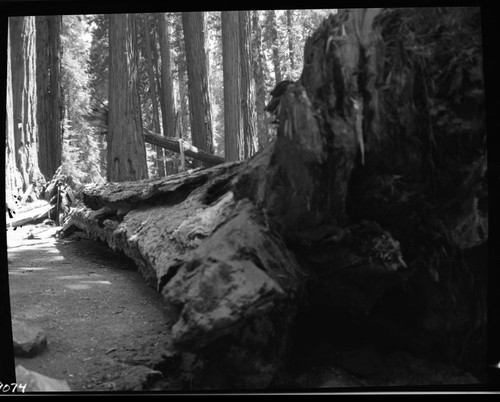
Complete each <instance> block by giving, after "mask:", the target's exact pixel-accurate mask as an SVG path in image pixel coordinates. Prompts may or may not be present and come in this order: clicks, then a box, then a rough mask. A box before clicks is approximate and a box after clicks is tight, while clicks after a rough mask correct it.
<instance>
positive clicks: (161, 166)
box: [144, 14, 165, 177]
mask: <svg viewBox="0 0 500 402" xmlns="http://www.w3.org/2000/svg"><path fill="white" fill-rule="evenodd" d="M144 39H145V40H144V42H145V43H144V46H145V47H146V66H147V69H148V81H149V96H150V98H151V105H152V109H153V130H154V131H155V132H157V133H160V132H161V128H160V114H159V113H160V112H159V108H158V98H157V91H156V81H155V74H154V70H153V57H152V54H151V53H152V52H151V39H150V34H149V20H148V15H147V14H146V15H144ZM163 132H165V127H164V129H163ZM163 158H164V153H163V148H161V147H156V166H157V170H158V176H159V177H165V161H164V159H163Z"/></svg>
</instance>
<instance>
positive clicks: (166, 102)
mask: <svg viewBox="0 0 500 402" xmlns="http://www.w3.org/2000/svg"><path fill="white" fill-rule="evenodd" d="M158 18H159V20H160V25H159V26H160V28H159V29H160V54H161V89H162V95H161V99H162V100H163V115H162V117H163V135H165V136H167V137H172V138H173V137H175V135H176V133H175V110H176V105H175V96H174V85H173V77H172V62H171V57H170V32H169V30H170V24H169V23H168V14H167V13H162V14H160V15H159V17H158ZM167 166H168V165H167ZM170 173H177V172H169V171H168V169H167V174H170Z"/></svg>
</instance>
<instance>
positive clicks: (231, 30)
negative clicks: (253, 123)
mask: <svg viewBox="0 0 500 402" xmlns="http://www.w3.org/2000/svg"><path fill="white" fill-rule="evenodd" d="M221 30H222V71H223V76H224V149H225V159H226V161H238V160H242V159H244V154H243V152H244V145H243V138H242V134H241V109H240V105H241V98H240V96H241V92H240V51H239V21H238V11H222V12H221Z"/></svg>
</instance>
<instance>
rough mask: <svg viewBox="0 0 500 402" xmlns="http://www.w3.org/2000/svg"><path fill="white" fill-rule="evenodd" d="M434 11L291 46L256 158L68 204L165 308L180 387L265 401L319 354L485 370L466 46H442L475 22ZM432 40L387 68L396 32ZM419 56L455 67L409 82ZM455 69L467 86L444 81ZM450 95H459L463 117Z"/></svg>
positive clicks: (390, 17)
mask: <svg viewBox="0 0 500 402" xmlns="http://www.w3.org/2000/svg"><path fill="white" fill-rule="evenodd" d="M444 12H445V13H446V15H447V17H448V18H447V19H444V20H442V19H440V18H441V16H440V14H436V11H435V10H431V9H426V10H420V9H419V10H406V9H401V10H398V9H396V10H380V9H368V10H355V11H345V12H341V13H339V15H336V16H330V17H329V18H328V19H326V20H325V21H324V22H323V24H322V25H321V26H320V27H319V28H318V30H317V31H316V32H315V33H314V34H313V35H312V36H311V37H310V38H309V39H308V41H307V43H306V46H305V50H304V52H305V54H304V66H305V67H304V70H303V73H302V76H301V77H300V79H299V80H298V82H297V83H296V84H295V85H291V86H289V87H288V89H287V90H286V92H285V94H284V95H283V97H282V100H281V103H282V105H281V108H280V112H279V127H278V133H277V138H276V140H275V141H274V142H272V143H271V144H270V146H269V147H267V148H265V149H264V150H263V151H261V152H259V153H258V154H257V155H255V156H254V157H253V158H251V159H249V160H246V161H244V162H232V163H225V164H221V165H218V166H215V167H212V168H209V169H197V170H195V171H193V172H192V173H191V174H186V173H184V174H180V175H176V176H172V177H170V178H168V179H157V180H147V181H142V182H136V183H113V184H109V185H106V186H90V187H88V188H87V189H86V190H85V191H84V193H83V194H84V195H83V198H84V202H85V205H86V207H85V208H83V209H81V210H79V211H77V212H75V214H74V215H73V224H74V225H76V226H78V227H80V228H81V229H84V230H86V231H87V233H89V234H90V235H91V236H92V237H93V238H96V239H101V240H104V241H106V242H107V243H108V244H109V245H110V246H111V247H112V248H113V249H115V250H119V251H122V252H124V253H125V254H127V255H128V256H129V257H130V258H132V259H133V260H134V261H136V263H137V265H138V267H139V270H140V271H141V272H142V274H143V275H144V277H145V278H146V279H147V280H148V282H149V283H150V284H151V285H152V286H154V287H155V288H157V289H158V291H160V292H161V293H162V294H163V296H164V298H165V301H166V303H167V306H168V307H169V312H170V314H171V315H172V317H173V320H172V322H173V325H172V327H171V328H170V330H171V332H170V337H169V339H168V342H169V345H168V347H167V349H168V352H167V355H168V356H169V357H167V358H166V359H167V360H170V363H173V364H174V366H173V367H176V370H177V369H179V367H180V369H179V370H180V371H182V370H185V374H186V373H187V375H189V378H190V381H191V384H192V386H193V387H214V388H228V387H236V388H240V389H241V388H255V387H257V388H262V387H267V386H269V385H270V384H272V382H273V379H275V376H276V375H277V374H280V373H281V372H282V371H281V370H282V369H283V367H284V365H285V363H287V364H288V363H290V361H291V360H293V356H294V355H295V354H296V353H298V352H299V351H300V350H302V349H303V347H304V345H306V344H310V345H311V344H312V345H316V344H320V343H323V344H324V343H328V344H329V345H330V347H333V348H339V347H341V345H345V344H346V343H347V344H348V345H352V344H353V343H356V342H357V343H361V342H365V343H366V342H370V343H371V344H376V345H378V346H380V347H381V348H387V347H397V348H400V349H404V350H410V351H412V352H414V353H418V354H423V355H427V356H432V357H434V358H438V357H439V358H441V359H448V361H451V362H453V363H454V364H461V365H462V366H464V367H468V368H474V367H475V368H478V367H485V364H486V362H485V328H486V316H485V308H486V293H485V292H486V279H485V277H486V275H485V269H486V262H485V261H486V258H485V248H486V246H487V239H488V227H487V215H488V210H487V204H486V202H485V197H486V196H487V186H486V177H485V175H486V148H485V147H486V145H485V134H484V113H483V112H482V108H481V105H482V102H484V93H483V91H484V88H483V79H482V75H481V67H482V66H481V59H480V40H478V37H477V36H475V35H468V36H466V37H463V38H462V41H460V46H457V42H456V40H457V35H458V36H460V35H461V33H460V31H459V30H457V29H456V25H455V22H456V21H459V22H460V25H461V26H463V27H464V29H465V28H467V29H468V28H471V27H472V28H473V29H475V27H477V24H478V16H479V11H478V10H477V9H467V10H461V11H453V10H451V11H450V10H445V11H444ZM433 18H434V20H433ZM416 21H418V22H419V23H415V22H416ZM436 25H438V28H439V29H441V31H442V32H445V33H446V34H443V35H440V36H438V37H437V38H434V39H433V40H432V41H431V40H430V38H431V36H430V35H422V36H421V38H426V39H425V40H426V41H429V42H423V43H422V46H424V48H426V50H427V52H429V54H428V59H424V60H423V59H421V58H420V57H421V53H415V54H406V55H404V57H403V56H402V55H401V54H400V53H399V52H401V51H402V49H413V50H414V51H416V50H415V49H416V48H415V47H412V46H409V43H398V41H403V42H404V41H411V40H412V39H411V38H412V37H411V36H408V35H402V34H401V32H402V31H406V30H408V29H411V30H414V31H416V32H417V33H419V34H423V33H428V32H429V30H432V29H435V28H436ZM473 32H475V31H473ZM479 38H480V33H479ZM448 41H449V42H448ZM450 44H455V45H450ZM426 46H429V47H426ZM450 46H451V47H450ZM453 46H454V47H453ZM443 49H446V51H445V52H443ZM463 49H465V50H466V51H464V50H463ZM420 50H422V49H420ZM433 52H436V53H435V54H434V53H433ZM462 52H463V53H462ZM457 54H458V55H459V56H460V57H462V59H461V58H460V57H457ZM433 56H434V57H437V58H439V60H438V62H439V63H444V65H448V63H450V61H451V62H452V68H453V69H452V70H448V71H447V72H443V71H440V70H439V69H432V70H431V69H429V68H425V63H434V62H435V59H434V57H433ZM403 60H405V61H406V62H407V63H409V64H407V65H406V67H405V68H404V69H401V65H400V63H401V62H402V61H403ZM461 63H466V64H461ZM467 63H469V64H467ZM408 66H410V67H408ZM459 66H461V67H460V68H462V69H463V70H462V73H464V71H466V73H467V75H468V76H469V78H470V80H463V81H461V82H460V83H457V78H454V77H456V76H454V74H456V71H457V70H458V68H459ZM427 67H430V65H427ZM443 74H444V75H443ZM417 82H418V85H417ZM431 83H434V84H436V86H435V87H433V86H432V85H430V84H431ZM437 83H440V85H437ZM443 83H444V84H443ZM384 84H385V85H384ZM422 84H424V85H422ZM427 85H428V87H427V88H425V86H427ZM441 85H444V86H441ZM449 91H452V93H454V94H455V95H457V96H458V94H462V93H464V92H463V91H465V93H467V94H468V96H469V98H468V100H467V110H468V111H469V112H468V113H463V110H464V109H461V108H460V106H461V104H460V102H461V101H462V100H461V99H462V98H459V97H455V98H452V99H450V98H449ZM403 99H404V100H406V102H403ZM457 102H458V103H457ZM415 104H419V108H416V107H415ZM437 106H439V107H437ZM433 107H435V108H436V109H435V111H434V112H433V109H432V108H433ZM405 108H407V109H405ZM444 116H447V117H450V116H454V118H455V119H460V120H461V123H462V124H461V125H460V126H453V125H454V124H456V121H453V119H451V118H444ZM439 122H440V123H439ZM424 123H425V124H427V125H424ZM453 127H454V129H453ZM463 127H467V132H466V133H464V132H460V130H463ZM454 130H455V131H454ZM457 133H458V134H460V135H457ZM437 156H439V158H437ZM431 179H432V180H431ZM66 230H70V226H68V228H66ZM291 357H292V358H291ZM189 362H191V363H189Z"/></svg>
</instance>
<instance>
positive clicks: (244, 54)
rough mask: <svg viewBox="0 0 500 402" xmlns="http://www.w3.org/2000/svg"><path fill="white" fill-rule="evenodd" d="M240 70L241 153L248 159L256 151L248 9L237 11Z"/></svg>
mask: <svg viewBox="0 0 500 402" xmlns="http://www.w3.org/2000/svg"><path fill="white" fill-rule="evenodd" d="M238 21H239V29H240V32H239V39H240V70H241V81H240V84H241V123H242V131H243V151H244V152H243V155H244V159H248V158H250V157H251V156H253V155H254V154H255V153H256V152H257V138H256V132H255V120H256V118H255V91H254V89H253V86H252V73H251V71H252V63H251V61H252V51H251V35H250V32H251V31H250V11H238Z"/></svg>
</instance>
